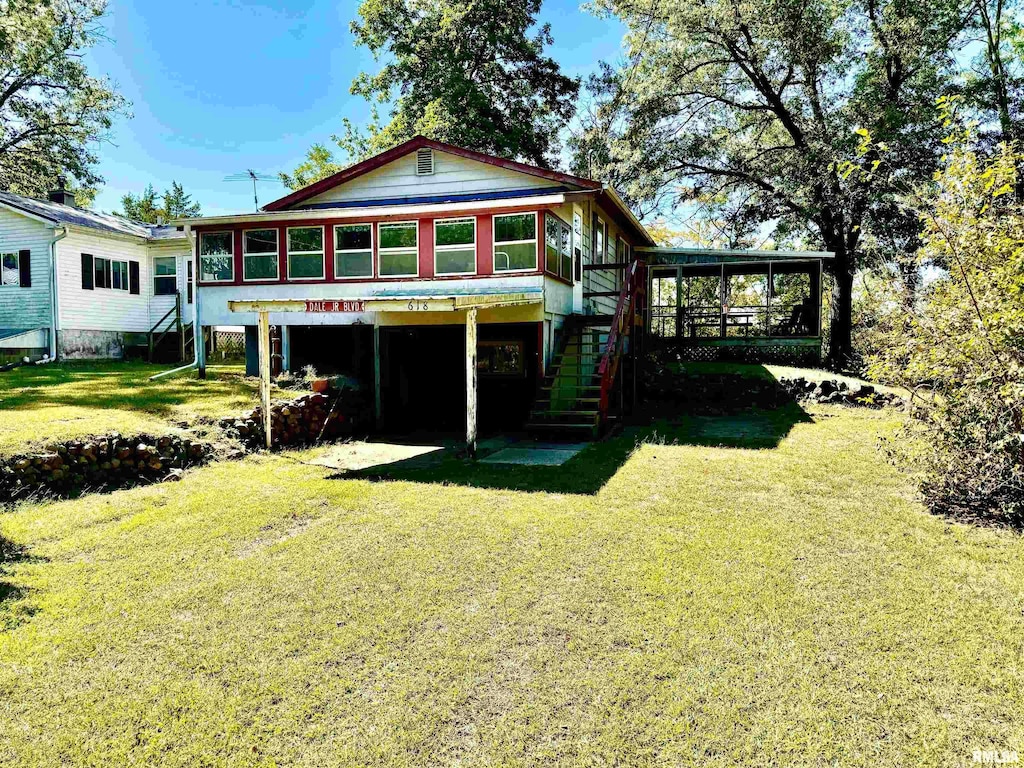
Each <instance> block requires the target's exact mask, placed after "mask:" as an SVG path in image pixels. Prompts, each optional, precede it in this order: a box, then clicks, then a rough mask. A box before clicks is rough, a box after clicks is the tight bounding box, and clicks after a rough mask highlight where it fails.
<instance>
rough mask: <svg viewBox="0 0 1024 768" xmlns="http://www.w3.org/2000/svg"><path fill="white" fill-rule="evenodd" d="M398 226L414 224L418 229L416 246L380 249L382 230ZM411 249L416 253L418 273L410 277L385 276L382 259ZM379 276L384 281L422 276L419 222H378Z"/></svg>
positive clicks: (409, 275)
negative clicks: (381, 264)
mask: <svg viewBox="0 0 1024 768" xmlns="http://www.w3.org/2000/svg"><path fill="white" fill-rule="evenodd" d="M398 224H406V225H408V224H412V225H414V226H415V228H416V245H414V246H408V247H405V248H381V247H380V228H381V227H386V226H396V225H398ZM410 248H411V249H412V250H414V251H416V271H415V272H413V273H411V274H408V275H385V274H384V270H382V269H381V268H380V260H381V258H382V257H384V256H386V255H388V254H390V253H400V252H404V251H408V250H410ZM377 276H378V277H379V278H380V279H382V280H394V279H400V278H403V277H419V276H420V223H419V221H417V220H415V219H414V220H412V221H378V222H377Z"/></svg>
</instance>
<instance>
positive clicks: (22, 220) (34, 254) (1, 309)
mask: <svg viewBox="0 0 1024 768" xmlns="http://www.w3.org/2000/svg"><path fill="white" fill-rule="evenodd" d="M52 237H53V229H52V228H51V227H49V226H47V225H46V224H43V223H42V222H40V221H36V220H35V219H32V218H30V217H28V216H22V215H21V214H18V213H14V212H12V211H7V210H2V209H0V253H10V252H12V251H14V252H18V251H22V250H26V249H27V250H29V251H31V264H32V286H31V287H29V288H22V287H20V286H14V285H0V328H25V329H34V328H49V326H50V323H51V321H52V315H51V310H50V239H51V238H52Z"/></svg>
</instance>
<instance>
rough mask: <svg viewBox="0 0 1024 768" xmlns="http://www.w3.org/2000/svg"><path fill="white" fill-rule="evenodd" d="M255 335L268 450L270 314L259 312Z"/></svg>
mask: <svg viewBox="0 0 1024 768" xmlns="http://www.w3.org/2000/svg"><path fill="white" fill-rule="evenodd" d="M256 334H257V341H258V348H259V355H260V403H261V404H262V408H263V432H264V434H265V435H266V439H267V448H268V449H269V448H270V447H271V446H272V445H273V442H274V441H273V437H272V435H271V434H270V314H269V313H268V312H260V315H259V322H258V323H257V329H256Z"/></svg>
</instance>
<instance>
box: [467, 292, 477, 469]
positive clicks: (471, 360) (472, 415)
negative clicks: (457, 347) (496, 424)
mask: <svg viewBox="0 0 1024 768" xmlns="http://www.w3.org/2000/svg"><path fill="white" fill-rule="evenodd" d="M476 312H477V311H476V309H471V310H469V311H468V312H466V454H467V455H468V456H469V458H471V459H475V458H476Z"/></svg>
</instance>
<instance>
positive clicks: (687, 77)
mask: <svg viewBox="0 0 1024 768" xmlns="http://www.w3.org/2000/svg"><path fill="white" fill-rule="evenodd" d="M596 6H597V8H598V10H600V11H602V12H605V13H607V14H610V15H614V16H617V17H619V18H620V19H622V21H624V22H625V23H626V25H627V27H628V32H627V35H626V41H625V42H626V47H627V57H626V60H625V61H624V62H623V64H622V65H621V66H619V67H617V68H612V67H605V68H604V70H603V71H602V73H601V75H600V76H599V77H596V78H595V79H594V80H593V81H592V82H591V90H592V92H593V94H594V96H595V98H596V100H597V102H598V105H597V107H596V109H595V110H594V112H593V119H592V120H591V121H589V124H587V125H586V126H585V128H586V130H585V131H584V133H583V134H582V135H581V136H580V137H578V138H576V139H575V140H574V142H573V150H574V153H575V161H574V167H575V168H576V169H577V170H580V169H581V168H582V167H584V166H590V165H594V164H596V165H597V166H598V168H599V173H601V174H603V175H605V176H607V177H608V178H609V179H610V180H611V181H612V182H613V183H615V184H616V186H617V187H618V188H619V189H620V190H621V191H622V192H623V193H624V195H625V196H626V197H627V198H628V199H629V200H630V201H631V202H633V203H635V204H639V205H642V206H646V207H648V208H651V209H654V208H662V209H664V208H665V207H667V206H672V205H676V204H687V205H692V204H693V203H695V202H698V203H699V202H700V201H702V200H707V199H713V200H727V201H729V204H730V205H732V206H738V207H739V208H741V209H742V210H744V211H745V212H746V216H747V218H746V220H745V221H743V225H744V227H743V228H744V229H745V230H748V231H749V230H750V229H752V228H753V227H755V226H756V225H764V226H766V227H773V228H774V229H775V232H774V239H775V240H776V241H777V242H787V241H788V242H793V243H794V244H803V243H808V244H812V245H814V246H818V247H820V246H824V247H825V248H826V249H828V250H831V251H834V252H835V254H836V258H835V260H834V262H832V263H833V264H834V272H835V275H834V277H835V295H834V296H833V299H832V302H831V306H832V309H833V317H832V328H831V331H832V334H833V342H834V343H833V345H832V346H833V349H832V360H833V363H834V364H836V365H843V364H846V363H848V361H849V356H850V352H851V333H850V328H851V326H850V319H851V311H852V286H853V276H854V274H855V272H856V270H857V268H858V266H860V264H861V263H862V262H863V260H864V256H865V250H866V249H867V247H870V248H872V249H874V250H877V251H880V252H883V253H885V252H892V251H900V252H902V251H907V250H910V251H912V250H914V249H915V248H916V245H917V243H916V232H917V226H916V221H915V219H914V217H913V215H909V214H907V213H906V212H905V211H904V210H903V209H901V207H900V206H899V204H898V200H897V199H896V195H895V193H894V189H895V188H896V186H897V185H896V182H897V181H898V180H899V179H901V178H905V177H908V176H909V177H912V178H917V179H926V178H928V177H929V176H930V174H931V173H932V171H933V170H934V168H935V164H936V162H937V158H938V157H939V155H940V154H941V145H940V138H941V131H940V129H939V126H938V125H937V122H936V120H935V117H934V110H933V103H934V99H935V97H936V96H937V95H938V94H941V93H944V92H946V91H947V90H948V89H949V88H950V83H951V82H952V80H953V79H954V75H955V74H956V62H955V60H954V58H953V56H952V51H953V45H954V41H955V40H957V38H958V35H959V34H960V30H961V29H962V27H963V24H964V16H965V14H964V9H963V3H962V2H961V0H929V1H928V2H905V1H904V0H882V1H881V2H877V3H874V2H873V3H867V4H861V3H857V2H851V1H849V0H811V1H810V2H790V1H789V0H748V1H747V2H741V3H736V2H733V0H709V2H703V1H698V0H654V1H653V2H651V3H634V2H632V0H597V2H596ZM858 130H860V131H862V132H867V133H868V134H869V135H870V136H873V137H874V140H875V142H876V143H877V142H882V143H884V144H885V145H886V146H887V147H888V160H889V164H888V165H887V166H886V167H885V168H884V169H878V168H877V166H876V163H877V161H878V159H879V157H878V155H877V151H875V150H873V151H870V152H867V153H864V152H861V151H859V147H860V146H861V144H862V143H863V141H864V134H863V133H861V134H860V135H858ZM876 146H877V144H876ZM872 169H874V170H875V171H876V172H874V173H871V174H870V175H869V176H864V175H863V174H861V173H854V172H853V171H854V170H868V171H870V170H872ZM712 215H715V216H717V213H715V212H714V211H712ZM866 232H867V233H870V234H871V237H870V238H868V239H866V238H865V233H866Z"/></svg>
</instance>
